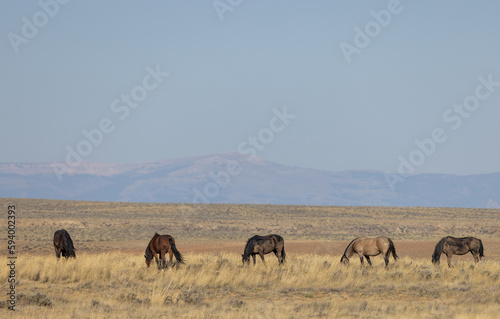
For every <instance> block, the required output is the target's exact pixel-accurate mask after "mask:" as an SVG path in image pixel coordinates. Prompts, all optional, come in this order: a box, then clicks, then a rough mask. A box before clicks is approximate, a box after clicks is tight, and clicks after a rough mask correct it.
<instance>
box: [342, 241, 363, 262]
mask: <svg viewBox="0 0 500 319" xmlns="http://www.w3.org/2000/svg"><path fill="white" fill-rule="evenodd" d="M358 238H359V237H358ZM358 238H354V239H353V240H352V241H351V242H350V243H349V245H347V247H346V248H345V250H344V255H343V256H344V257H345V258H347V256H346V255H345V254H346V253H347V250H348V249H349V247H351V245H352V243H353V242H354V241H355V240H356V239H358ZM347 260H349V258H347Z"/></svg>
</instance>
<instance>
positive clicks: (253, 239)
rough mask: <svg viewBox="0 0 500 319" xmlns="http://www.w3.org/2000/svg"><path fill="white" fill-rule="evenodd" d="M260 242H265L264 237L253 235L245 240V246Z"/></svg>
mask: <svg viewBox="0 0 500 319" xmlns="http://www.w3.org/2000/svg"><path fill="white" fill-rule="evenodd" d="M261 240H266V236H260V235H255V236H253V237H250V238H248V239H247V244H248V243H249V242H251V241H261Z"/></svg>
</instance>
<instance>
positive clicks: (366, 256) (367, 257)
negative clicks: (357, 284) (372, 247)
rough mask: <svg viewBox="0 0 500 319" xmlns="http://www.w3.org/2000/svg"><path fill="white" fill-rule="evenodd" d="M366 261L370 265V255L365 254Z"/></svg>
mask: <svg viewBox="0 0 500 319" xmlns="http://www.w3.org/2000/svg"><path fill="white" fill-rule="evenodd" d="M365 258H366V261H367V262H368V265H370V266H371V265H372V261H371V260H370V256H368V255H365Z"/></svg>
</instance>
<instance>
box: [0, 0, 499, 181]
mask: <svg viewBox="0 0 500 319" xmlns="http://www.w3.org/2000/svg"><path fill="white" fill-rule="evenodd" d="M66 2H67V1H62V0H60V2H57V1H56V0H41V1H40V2H38V1H2V2H1V4H0V15H1V17H0V31H1V32H0V33H1V35H2V41H1V57H2V58H1V59H0V69H1V76H0V81H1V82H0V90H1V95H0V103H1V109H0V110H1V112H0V117H1V125H0V162H18V161H19V162H53V161H61V162H63V161H65V160H66V159H67V157H68V154H69V153H70V152H71V151H70V150H73V151H74V152H80V153H79V154H80V156H81V158H82V159H83V160H85V161H91V162H124V163H135V162H141V161H155V160H161V159H169V158H177V157H185V156H193V155H204V154H212V153H219V152H231V151H233V152H234V151H240V152H242V153H244V154H250V153H255V154H256V155H257V156H260V157H262V158H264V159H267V160H271V161H275V162H279V163H283V164H288V165H295V166H302V167H311V168H318V169H325V170H330V171H341V170H350V169H375V170H381V171H390V172H399V173H403V172H408V171H410V170H411V168H413V172H414V173H427V172H434V173H456V174H471V173H488V172H493V171H500V145H499V141H500V139H499V138H500V125H499V119H500V19H499V14H500V2H498V1H493V0H491V1H430V0H428V1H424V0H420V1H417V0H414V1H409V0H401V1H373V0H370V1H331V0H328V1H290V0H287V1H284V0H283V1H264V0H261V1H256V0H252V1H248V0H247V1H237V0H231V1H229V0H218V1H212V0H210V1H76V0H74V1H69V2H68V3H66ZM167 73H168V76H167V75H166V74H167ZM283 113H285V114H283ZM280 114H281V117H280V116H279V115H280ZM100 125H101V127H99V126H100ZM97 129H99V130H100V133H99V132H97V131H96V130H97ZM84 131H86V132H87V135H85V133H84ZM89 136H90V137H89ZM252 136H253V137H255V138H252ZM249 137H250V139H249ZM432 138H433V139H434V141H432V142H431V139H432ZM416 140H417V142H419V143H417V142H416ZM419 144H420V146H419ZM89 146H91V149H89ZM410 166H411V167H410Z"/></svg>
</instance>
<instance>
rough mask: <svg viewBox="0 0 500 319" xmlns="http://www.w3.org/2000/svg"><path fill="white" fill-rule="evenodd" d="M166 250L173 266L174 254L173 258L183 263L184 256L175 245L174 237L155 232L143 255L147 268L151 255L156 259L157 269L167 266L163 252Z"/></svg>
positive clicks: (151, 258)
mask: <svg viewBox="0 0 500 319" xmlns="http://www.w3.org/2000/svg"><path fill="white" fill-rule="evenodd" d="M167 252H168V254H169V257H170V264H171V265H172V266H173V263H172V257H173V256H175V260H176V261H177V262H178V263H181V264H183V263H184V258H183V257H182V255H181V253H180V252H179V251H178V250H177V247H175V239H174V237H172V236H170V235H159V234H158V233H155V235H154V236H153V238H151V240H150V241H149V244H148V246H147V247H146V253H145V254H144V257H145V258H146V265H147V266H148V268H149V265H150V264H151V260H153V257H154V258H155V260H156V264H157V265H158V269H163V268H168V265H167V263H166V261H165V254H166V253H167ZM158 254H160V260H159V261H158Z"/></svg>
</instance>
